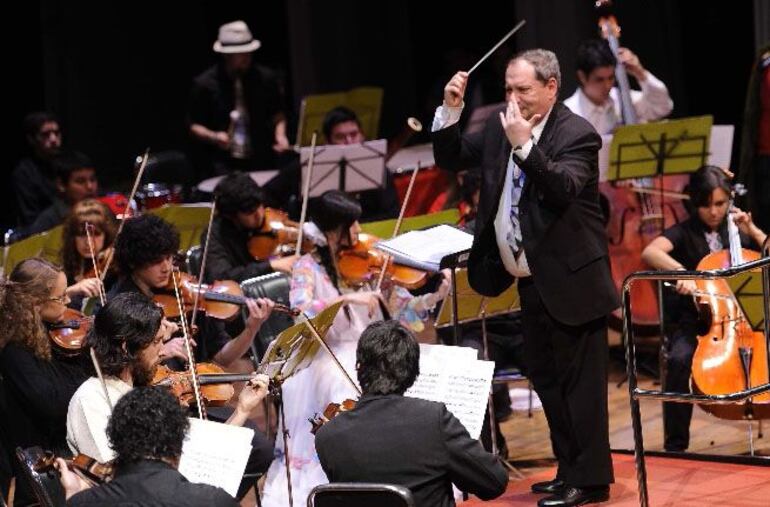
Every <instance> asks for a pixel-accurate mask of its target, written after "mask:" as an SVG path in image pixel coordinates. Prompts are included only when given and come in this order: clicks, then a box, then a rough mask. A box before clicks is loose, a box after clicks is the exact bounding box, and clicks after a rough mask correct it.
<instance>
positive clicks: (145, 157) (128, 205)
mask: <svg viewBox="0 0 770 507" xmlns="http://www.w3.org/2000/svg"><path fill="white" fill-rule="evenodd" d="M149 158H150V148H147V149H146V150H145V151H144V155H142V162H141V164H140V165H139V171H138V172H137V173H136V178H134V186H133V187H132V188H131V194H130V195H129V196H128V201H127V202H126V208H125V209H124V210H123V215H122V216H121V217H120V223H119V224H118V230H117V232H116V233H115V238H114V239H113V240H112V244H113V245H114V244H115V242H116V241H117V240H118V236H120V233H121V232H122V231H123V225H124V224H125V223H126V217H127V216H128V212H129V211H130V210H131V202H133V200H134V197H136V191H137V190H138V189H139V182H141V181H142V175H143V174H144V168H145V167H147V160H149ZM113 257H115V249H114V248H113V249H112V250H111V251H110V253H109V254H107V262H106V263H105V264H104V271H102V275H101V278H100V279H101V280H102V281H104V277H105V275H106V274H107V272H108V271H109V270H110V265H111V264H112V259H113Z"/></svg>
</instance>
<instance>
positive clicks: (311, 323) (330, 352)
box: [300, 312, 361, 396]
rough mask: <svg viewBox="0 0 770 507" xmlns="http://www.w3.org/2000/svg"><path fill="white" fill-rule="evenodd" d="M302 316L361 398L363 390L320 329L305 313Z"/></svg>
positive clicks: (311, 332) (314, 336)
mask: <svg viewBox="0 0 770 507" xmlns="http://www.w3.org/2000/svg"><path fill="white" fill-rule="evenodd" d="M300 315H302V317H303V319H304V320H303V322H305V323H306V324H307V325H308V329H310V334H312V335H313V338H315V339H316V340H317V341H318V343H319V344H320V345H321V347H322V348H323V349H324V350H325V351H326V352H328V353H329V355H330V356H331V358H332V360H334V363H335V364H336V365H337V368H339V369H340V371H342V374H343V375H345V378H346V379H347V381H348V382H349V383H350V385H351V386H353V389H355V391H356V392H357V393H358V395H359V396H361V389H360V388H359V387H358V386H357V385H356V383H355V382H353V377H351V376H350V374H349V373H348V371H347V370H346V369H345V367H344V366H343V365H342V363H341V362H340V360H339V359H338V358H337V355H336V354H335V353H334V352H333V351H332V349H331V347H329V345H328V344H327V343H326V340H324V339H323V337H322V336H321V333H319V332H318V329H316V327H315V324H313V321H312V320H311V319H310V318H309V317H308V316H307V315H306V314H305V312H302V313H301V314H300Z"/></svg>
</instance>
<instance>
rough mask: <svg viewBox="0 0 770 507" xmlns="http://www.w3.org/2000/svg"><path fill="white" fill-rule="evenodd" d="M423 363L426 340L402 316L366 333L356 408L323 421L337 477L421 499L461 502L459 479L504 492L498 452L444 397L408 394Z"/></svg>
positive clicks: (326, 458)
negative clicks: (397, 488)
mask: <svg viewBox="0 0 770 507" xmlns="http://www.w3.org/2000/svg"><path fill="white" fill-rule="evenodd" d="M419 369H420V347H419V345H418V344H417V340H415V338H414V335H412V333H411V332H409V330H407V329H406V328H405V327H403V326H402V325H401V324H399V323H398V322H396V321H381V322H373V323H372V324H369V326H368V327H367V328H366V329H365V330H364V332H363V333H362V334H361V339H360V340H359V341H358V347H357V349H356V372H357V374H358V382H359V384H360V385H361V390H362V391H363V395H362V396H361V398H360V399H359V400H358V401H357V402H356V407H355V408H354V409H353V410H352V411H349V412H343V413H340V414H339V415H337V416H336V417H335V418H334V419H332V420H331V421H329V422H328V423H326V424H325V425H324V426H322V427H321V428H320V429H319V430H318V432H317V434H316V440H315V446H316V449H317V451H318V458H319V460H320V461H321V466H322V467H323V469H324V472H326V475H327V477H328V478H329V480H330V481H331V482H384V483H388V484H398V485H401V486H405V487H407V488H409V490H410V491H411V492H412V495H413V496H414V500H415V504H416V505H447V506H448V505H454V497H453V494H452V484H455V485H456V486H457V487H458V488H460V489H461V490H462V491H465V492H467V493H471V494H474V495H476V496H478V497H479V498H481V499H482V500H491V499H492V498H495V497H498V496H500V495H501V494H503V492H504V491H505V487H506V486H507V485H508V474H507V473H506V471H505V469H504V468H503V466H502V464H501V463H500V461H498V460H497V458H496V457H495V456H494V455H492V454H490V453H488V452H486V451H485V450H484V448H483V447H482V446H481V444H480V443H479V441H478V440H474V439H472V438H471V437H470V436H469V435H468V431H467V430H466V429H465V427H464V426H463V425H462V423H461V422H460V421H459V420H457V418H456V417H455V416H454V415H452V413H451V412H449V411H448V410H447V408H446V406H445V405H444V404H443V403H436V402H433V401H426V400H421V399H418V398H409V397H406V396H404V392H406V390H407V389H409V387H411V385H412V384H413V383H414V381H415V379H416V378H417V375H418V373H419Z"/></svg>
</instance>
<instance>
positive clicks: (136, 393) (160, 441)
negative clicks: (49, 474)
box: [56, 387, 238, 507]
mask: <svg viewBox="0 0 770 507" xmlns="http://www.w3.org/2000/svg"><path fill="white" fill-rule="evenodd" d="M189 427H190V421H189V420H188V419H187V417H186V416H185V413H184V411H183V409H182V408H181V407H180V406H179V403H178V402H177V400H176V399H175V398H174V397H173V396H172V395H171V394H170V393H169V392H168V391H166V390H165V389H164V388H161V387H142V388H137V389H134V390H133V391H131V392H129V393H127V394H126V395H125V396H123V397H122V398H121V399H120V400H119V401H118V402H117V403H116V404H115V410H114V411H113V413H112V416H111V417H110V418H109V424H108V426H107V437H108V438H109V444H110V448H111V449H112V450H113V451H114V453H115V461H114V467H115V471H114V477H113V479H112V480H111V481H110V482H107V483H105V484H101V485H99V486H96V487H90V486H89V485H88V484H87V483H86V482H85V481H83V480H82V479H81V478H80V477H79V476H77V475H75V474H74V473H73V472H72V471H71V470H69V468H68V467H67V464H66V462H65V461H64V460H63V459H61V458H58V459H57V461H56V467H57V468H58V469H59V472H60V473H61V484H62V486H63V488H64V491H65V497H66V498H67V505H69V506H71V507H78V506H88V507H96V506H105V507H107V506H113V505H163V506H180V507H181V506H185V507H188V506H200V507H218V506H221V507H225V506H227V507H235V506H237V505H238V502H236V501H235V499H234V498H233V497H231V496H230V495H228V494H227V493H226V492H225V491H224V490H222V489H221V488H217V487H214V486H209V485H208V484H195V483H191V482H189V481H188V480H187V479H186V478H185V477H184V476H183V475H182V474H181V473H179V471H178V470H177V468H178V467H179V459H180V457H181V456H182V444H183V442H184V439H185V434H186V433H187V430H188V429H189Z"/></svg>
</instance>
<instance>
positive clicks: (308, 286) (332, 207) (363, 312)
mask: <svg viewBox="0 0 770 507" xmlns="http://www.w3.org/2000/svg"><path fill="white" fill-rule="evenodd" d="M360 216H361V206H360V205H359V204H358V202H357V201H356V200H355V199H353V198H352V197H350V196H349V195H347V194H345V193H344V192H340V191H338V190H329V191H327V192H325V193H324V194H323V195H321V196H320V198H319V199H318V200H317V201H314V203H313V208H312V209H311V217H312V219H313V223H314V224H315V225H316V226H317V227H318V228H319V229H320V230H321V231H322V233H323V240H322V243H323V244H322V245H318V247H317V248H316V250H315V251H314V252H313V253H310V254H306V255H303V256H302V257H301V258H300V259H299V260H298V261H297V263H296V264H295V265H294V268H293V269H292V280H291V292H290V294H289V298H290V301H291V306H292V307H293V308H298V309H300V310H302V311H303V312H305V314H307V315H308V316H310V317H313V316H315V315H316V314H317V313H319V312H320V311H321V310H323V309H324V308H326V307H327V306H329V305H331V304H334V303H336V302H342V304H343V307H342V309H341V310H340V312H339V313H338V314H337V317H336V319H335V320H334V324H333V325H332V327H331V329H329V332H328V333H327V335H326V342H327V343H328V344H329V347H330V348H331V349H332V351H333V352H334V354H335V355H336V356H337V358H338V359H339V360H340V362H341V363H342V365H343V366H344V368H345V370H346V371H347V372H348V374H349V375H350V377H351V378H354V374H353V372H354V365H355V351H356V343H357V342H358V338H359V336H360V334H361V332H362V331H363V330H364V328H366V326H367V325H368V324H369V323H370V322H373V321H376V320H381V319H382V318H383V314H382V311H381V306H384V307H387V309H388V310H389V311H390V312H391V313H392V315H393V318H395V319H398V320H399V321H401V322H402V323H403V324H405V325H407V326H409V327H410V328H411V329H413V330H415V331H420V330H422V329H423V320H425V319H426V318H427V317H428V311H429V310H430V309H431V308H433V307H434V306H435V305H436V303H438V302H439V301H440V300H441V299H442V298H443V297H444V296H445V295H446V293H447V291H448V289H449V284H448V282H447V281H446V280H444V281H443V282H442V284H441V286H440V288H439V289H438V291H437V292H435V293H431V294H426V295H423V296H418V297H413V296H411V295H410V294H409V292H408V291H406V290H405V289H403V288H401V287H393V288H392V290H390V291H384V292H383V294H379V293H377V292H374V291H373V290H371V289H369V288H367V287H361V288H359V289H355V288H353V287H349V286H348V285H347V284H346V281H345V280H343V279H342V278H341V277H340V274H339V272H338V270H337V256H338V255H339V254H340V252H341V251H342V250H343V249H345V248H346V247H350V246H352V245H353V244H354V243H355V242H356V241H357V240H358V233H359V232H360V230H361V228H360V226H359V224H358V218H359V217H360ZM356 395H357V392H356V390H355V389H354V388H353V386H351V385H350V383H349V382H348V380H347V378H346V377H345V376H344V375H343V373H342V372H341V371H340V370H339V369H338V367H337V366H336V364H335V363H334V361H333V360H332V358H331V357H330V356H329V354H327V353H326V352H325V351H323V350H321V351H319V352H318V353H317V354H316V355H315V356H314V357H313V359H312V361H311V362H310V364H309V366H307V367H306V368H304V369H301V370H300V371H298V372H297V373H295V374H294V375H293V376H292V377H290V378H289V379H288V380H287V381H286V382H285V383H284V385H283V400H284V401H283V406H284V410H285V414H286V427H287V429H288V430H289V434H290V435H291V438H290V440H289V452H290V458H291V467H292V468H291V476H292V484H293V495H294V499H295V501H298V502H304V501H305V499H306V498H307V495H308V494H309V493H310V490H311V489H312V488H313V487H314V486H316V485H318V484H321V483H325V482H327V479H326V476H325V474H324V471H323V470H322V468H321V466H320V464H319V463H318V459H317V456H316V452H315V446H314V437H313V435H312V434H311V433H310V427H309V425H308V422H307V418H308V417H311V416H313V414H315V413H319V412H322V411H323V409H324V407H326V405H327V404H329V403H330V402H332V401H340V400H344V399H346V398H355V397H356ZM279 435H280V432H279ZM276 448H277V452H276V454H277V455H276V459H275V460H274V461H273V464H272V465H271V466H270V470H269V471H268V473H267V482H266V483H265V489H264V493H263V503H264V505H265V506H271V505H281V506H282V505H285V504H286V503H287V502H288V499H287V484H286V469H285V466H284V456H283V453H284V451H285V450H284V448H283V442H282V438H280V437H278V438H276Z"/></svg>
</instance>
